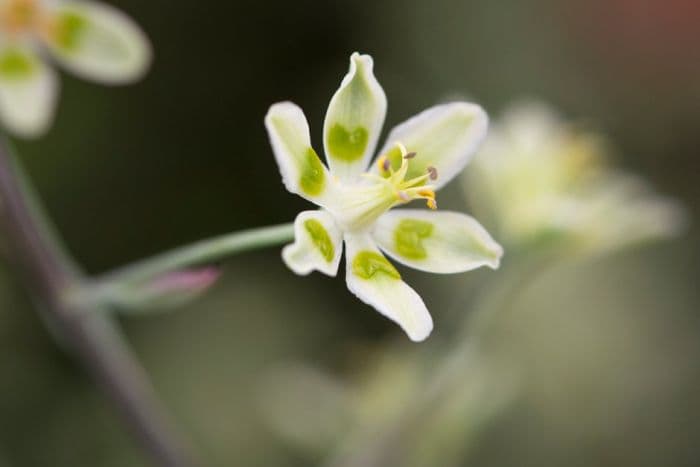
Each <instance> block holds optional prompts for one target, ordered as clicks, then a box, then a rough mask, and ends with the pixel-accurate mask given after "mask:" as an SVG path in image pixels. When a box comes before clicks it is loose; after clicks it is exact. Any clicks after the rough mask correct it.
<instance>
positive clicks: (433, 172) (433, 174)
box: [428, 166, 438, 180]
mask: <svg viewBox="0 0 700 467" xmlns="http://www.w3.org/2000/svg"><path fill="white" fill-rule="evenodd" d="M428 175H429V176H430V179H431V180H437V178H438V171H437V169H436V168H435V167H432V166H430V167H428Z"/></svg>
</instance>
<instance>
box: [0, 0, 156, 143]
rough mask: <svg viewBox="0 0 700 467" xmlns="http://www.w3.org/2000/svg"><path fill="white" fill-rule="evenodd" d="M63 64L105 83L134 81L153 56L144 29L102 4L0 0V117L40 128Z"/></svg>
mask: <svg viewBox="0 0 700 467" xmlns="http://www.w3.org/2000/svg"><path fill="white" fill-rule="evenodd" d="M46 53H48V55H49V56H50V57H51V59H53V61H55V62H56V63H58V64H60V65H61V66H62V67H63V68H65V69H66V70H68V71H70V72H72V73H74V74H76V75H78V76H80V77H83V78H85V79H89V80H94V81H97V82H100V83H103V84H122V83H128V82H131V81H134V80H137V79H139V78H140V77H141V76H142V75H143V74H144V73H145V72H146V70H147V68H148V65H149V63H150V60H151V47H150V44H149V42H148V39H147V38H146V36H145V34H144V33H143V32H142V31H141V30H140V29H139V27H138V26H137V25H136V24H135V23H134V22H133V21H132V20H131V19H130V18H129V17H127V16H126V15H124V14H123V13H121V12H120V11H118V10H116V9H114V8H112V7H111V6H108V5H106V4H102V3H97V2H92V1H88V0H86V1H82V0H73V1H71V0H67V1H64V0H0V120H2V123H3V125H4V126H5V127H6V128H7V129H8V130H10V131H11V132H13V133H15V134H17V135H20V136H23V137H36V136H40V135H41V134H42V133H44V132H45V131H46V130H47V129H48V128H49V126H50V125H51V121H52V118H53V114H54V107H55V101H56V100H57V97H58V90H59V84H58V78H57V77H56V74H55V73H54V71H53V70H52V69H51V67H50V65H49V64H48V63H47V62H46V60H45V57H44V56H45V54H46Z"/></svg>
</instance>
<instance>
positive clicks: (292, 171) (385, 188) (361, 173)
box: [265, 53, 502, 341]
mask: <svg viewBox="0 0 700 467" xmlns="http://www.w3.org/2000/svg"><path fill="white" fill-rule="evenodd" d="M372 68H373V62H372V58H371V57H370V56H368V55H359V54H357V53H355V54H353V55H352V57H351V58H350V71H349V72H348V74H347V75H346V76H345V78H344V79H343V81H342V83H341V85H340V88H339V89H338V91H337V92H336V93H335V95H334V96H333V98H332V99H331V102H330V105H329V107H328V111H327V113H326V119H325V122H324V128H323V140H324V147H325V154H326V161H327V162H328V168H326V166H324V165H323V163H322V162H321V160H320V159H319V157H318V155H317V154H316V152H315V151H314V150H313V148H312V147H311V143H310V136H309V126H308V123H307V122H306V117H305V116H304V113H303V112H302V110H301V109H300V108H299V107H297V106H296V105H295V104H293V103H291V102H282V103H278V104H275V105H273V106H272V107H271V108H270V110H269V112H268V113H267V116H266V117H265V125H266V127H267V131H268V134H269V137H270V141H271V143H272V148H273V151H274V153H275V158H276V160H277V163H278V165H279V167H280V170H281V172H282V180H283V182H284V184H285V186H286V187H287V189H288V190H289V191H291V192H292V193H296V194H298V195H300V196H302V197H303V198H306V199H307V200H309V201H311V202H313V203H315V204H317V205H318V206H320V207H321V209H319V210H315V211H304V212H302V213H300V214H299V215H298V217H297V219H296V221H295V243H294V244H292V245H289V246H287V247H286V248H285V249H284V251H283V258H284V261H285V262H286V264H287V265H288V266H289V267H290V268H291V269H292V270H293V271H294V272H296V273H297V274H302V275H303V274H309V273H310V272H311V271H313V270H319V271H321V272H323V273H324V274H327V275H330V276H335V274H336V273H337V271H338V265H339V263H340V256H341V253H342V248H343V242H344V243H345V248H346V255H347V260H346V281H347V285H348V288H349V289H350V291H351V292H353V293H354V294H355V295H356V296H357V297H358V298H360V299H361V300H362V301H364V302H365V303H367V304H369V305H371V306H373V307H374V308H376V309H377V310H378V311H379V312H380V313H382V314H384V315H385V316H387V317H388V318H389V319H392V320H393V321H395V322H397V323H398V324H399V325H400V326H401V327H402V328H403V329H404V330H405V331H406V333H407V334H408V336H409V337H410V338H411V339H412V340H415V341H420V340H423V339H425V338H426V337H427V336H428V335H429V334H430V332H431V330H432V327H433V324H432V319H431V317H430V314H429V313H428V310H427V309H426V307H425V304H424V303H423V300H422V299H421V298H420V296H419V295H418V294H417V293H416V292H415V291H414V290H413V289H412V288H410V287H409V286H408V285H407V284H406V283H405V282H403V281H402V280H401V275H400V274H399V272H398V271H397V270H396V269H395V268H394V266H392V264H391V263H390V262H389V261H388V260H387V259H386V258H385V257H384V255H383V254H382V253H381V252H380V250H381V251H384V252H385V253H387V254H388V255H389V256H391V257H392V258H394V259H395V260H397V261H399V262H401V263H404V264H406V265H408V266H411V267H414V268H417V269H420V270H424V271H428V272H436V273H455V272H462V271H468V270H471V269H474V268H477V267H480V266H490V267H492V268H496V267H498V264H499V260H500V257H501V255H502V249H501V247H500V246H499V245H498V244H497V243H496V242H495V241H494V240H493V239H492V238H491V237H490V236H489V234H488V233H487V232H486V230H484V228H483V227H481V225H480V224H479V223H478V222H477V221H476V220H474V219H473V218H471V217H469V216H467V215H465V214H462V213H455V212H430V211H426V210H415V209H414V210H394V211H390V209H391V208H393V207H394V206H398V205H402V204H406V203H408V202H410V201H412V200H415V199H423V200H426V202H427V204H428V207H430V208H431V209H436V207H437V205H436V202H435V190H437V189H439V188H441V187H442V186H443V185H445V184H446V183H447V182H449V181H450V180H451V179H452V178H453V177H454V176H456V175H457V174H458V173H459V172H461V170H462V169H463V168H464V166H465V165H466V164H467V162H468V161H469V160H470V159H471V156H472V155H473V153H474V151H475V150H476V148H477V146H478V145H479V143H480V142H481V140H482V138H483V136H484V135H485V134H486V129H487V123H488V119H487V117H486V114H485V113H484V111H483V110H482V109H481V107H479V106H477V105H474V104H468V103H464V102H456V103H451V104H445V105H440V106H436V107H433V108H431V109H428V110H426V111H424V112H422V113H421V114H419V115H417V116H415V117H413V118H411V119H410V120H408V121H406V122H404V123H402V124H400V125H399V126H397V127H396V128H394V129H393V130H392V131H391V133H390V134H389V137H388V140H387V142H386V144H385V145H384V147H383V149H382V150H381V151H379V154H380V156H379V157H378V158H377V160H376V163H375V164H372V165H371V166H370V165H369V163H370V159H371V157H372V154H373V153H374V150H375V147H376V144H377V140H378V139H379V134H380V132H381V128H382V125H383V123H384V117H385V114H386V96H385V95H384V91H383V89H382V87H381V86H380V85H379V83H378V82H377V80H376V78H375V77H374V74H373V71H372Z"/></svg>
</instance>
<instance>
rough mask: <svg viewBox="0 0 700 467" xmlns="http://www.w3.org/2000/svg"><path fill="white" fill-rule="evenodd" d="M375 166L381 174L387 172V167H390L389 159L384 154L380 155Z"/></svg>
mask: <svg viewBox="0 0 700 467" xmlns="http://www.w3.org/2000/svg"><path fill="white" fill-rule="evenodd" d="M377 168H378V169H379V173H381V174H386V175H388V174H389V169H391V161H390V160H389V158H388V157H387V156H386V155H381V156H379V158H378V159H377Z"/></svg>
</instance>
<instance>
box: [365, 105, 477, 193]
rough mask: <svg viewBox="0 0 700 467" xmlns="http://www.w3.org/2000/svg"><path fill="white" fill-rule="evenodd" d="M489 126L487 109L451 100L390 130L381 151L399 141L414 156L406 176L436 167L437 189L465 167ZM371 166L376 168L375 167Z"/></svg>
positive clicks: (386, 150) (435, 184)
mask: <svg viewBox="0 0 700 467" xmlns="http://www.w3.org/2000/svg"><path fill="white" fill-rule="evenodd" d="M487 129H488V117H487V115H486V112H484V110H483V109H482V108H481V107H479V106H478V105H476V104H469V103H466V102H454V103H451V104H443V105H438V106H435V107H431V108H430V109H428V110H425V111H423V112H421V113H419V114H418V115H416V116H415V117H413V118H410V119H408V120H406V121H405V122H403V123H401V124H400V125H398V126H397V127H395V128H394V129H393V130H391V133H389V137H388V138H387V141H386V144H385V145H384V148H383V149H382V150H381V151H380V152H379V153H380V154H385V153H389V151H390V150H391V149H392V148H393V147H395V145H396V143H402V144H403V145H404V146H405V147H406V149H407V150H408V151H409V152H415V153H416V157H415V158H414V159H413V160H412V161H411V164H410V165H409V169H408V173H407V174H406V178H408V179H410V178H413V177H417V176H420V175H423V174H425V173H426V171H427V170H428V167H434V168H436V169H437V176H438V178H437V180H435V181H433V182H431V183H430V184H431V185H433V186H434V187H435V188H436V189H438V188H440V187H442V186H443V185H445V184H446V183H447V182H449V181H450V180H452V178H453V177H454V176H455V175H457V174H458V173H459V172H461V171H462V169H464V167H465V166H466V165H467V163H468V162H469V160H470V159H471V157H472V156H473V155H474V153H475V152H476V150H477V148H478V146H479V144H480V143H481V141H482V139H483V138H484V136H486V130H487ZM372 170H374V171H377V167H373V168H372Z"/></svg>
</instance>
